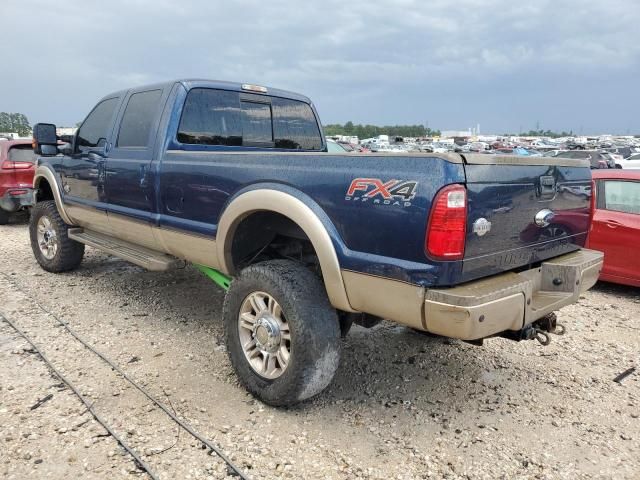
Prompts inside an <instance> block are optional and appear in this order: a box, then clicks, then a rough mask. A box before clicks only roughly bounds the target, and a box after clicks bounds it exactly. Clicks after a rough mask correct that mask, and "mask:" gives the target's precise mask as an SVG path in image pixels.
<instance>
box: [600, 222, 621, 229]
mask: <svg viewBox="0 0 640 480" xmlns="http://www.w3.org/2000/svg"><path fill="white" fill-rule="evenodd" d="M604 223H605V225H606V226H607V227H609V228H618V227H621V226H622V224H621V223H619V222H616V221H615V220H607V221H606V222H604Z"/></svg>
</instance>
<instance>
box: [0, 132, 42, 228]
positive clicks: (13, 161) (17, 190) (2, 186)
mask: <svg viewBox="0 0 640 480" xmlns="http://www.w3.org/2000/svg"><path fill="white" fill-rule="evenodd" d="M35 162H36V155H35V153H33V147H32V146H31V140H0V225H6V224H7V223H8V222H9V215H10V214H11V213H14V212H17V211H20V210H24V209H26V208H28V207H30V206H31V205H32V204H33V174H34V173H35Z"/></svg>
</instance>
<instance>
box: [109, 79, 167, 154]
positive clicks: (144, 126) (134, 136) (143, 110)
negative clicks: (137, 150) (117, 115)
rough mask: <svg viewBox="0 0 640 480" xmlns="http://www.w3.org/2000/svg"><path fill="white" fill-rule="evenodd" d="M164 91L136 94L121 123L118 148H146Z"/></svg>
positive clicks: (128, 104)
mask: <svg viewBox="0 0 640 480" xmlns="http://www.w3.org/2000/svg"><path fill="white" fill-rule="evenodd" d="M161 96H162V90H150V91H148V92H139V93H134V94H133V95H131V97H130V98H129V101H128V102H127V108H126V109H125V111H124V115H123V116H122V122H120V132H119V133H118V141H117V146H118V147H125V148H126V147H146V146H148V145H149V143H150V141H151V139H150V138H149V136H150V133H151V125H152V124H153V122H154V120H155V117H156V114H157V113H158V109H159V107H160V97H161Z"/></svg>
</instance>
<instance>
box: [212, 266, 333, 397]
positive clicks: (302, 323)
mask: <svg viewBox="0 0 640 480" xmlns="http://www.w3.org/2000/svg"><path fill="white" fill-rule="evenodd" d="M254 291H264V292H267V293H269V294H270V295H272V296H273V297H274V298H275V299H276V300H277V301H278V303H279V304H280V306H281V307H282V309H283V312H284V314H285V316H286V318H287V322H288V323H289V326H290V329H291V360H290V362H289V365H288V367H287V370H286V371H285V372H284V373H283V374H282V376H280V377H278V378H276V379H275V380H267V379H264V378H262V377H260V376H259V375H258V374H256V373H255V372H254V371H253V369H252V368H251V366H250V365H249V363H248V362H247V360H246V358H245V356H244V352H243V351H242V347H241V345H240V339H239V335H238V324H237V321H238V312H239V309H240V306H241V305H242V302H243V301H244V299H245V298H246V297H247V295H249V294H250V293H251V292H254ZM223 320H224V327H225V338H226V345H227V351H228V354H229V358H230V360H231V363H232V365H233V367H234V369H235V371H236V374H237V375H238V378H239V380H240V383H242V385H243V386H244V387H245V388H246V389H247V390H248V391H249V392H251V393H252V394H253V395H255V396H256V397H258V398H259V399H261V400H262V401H263V402H265V403H267V404H269V405H273V406H289V405H293V404H296V403H298V402H301V401H303V400H306V399H308V398H311V397H313V396H314V395H317V394H318V393H320V392H321V391H322V390H324V389H325V388H326V387H327V386H328V385H329V383H331V380H332V379H333V376H334V374H335V372H336V370H337V368H338V364H339V362H340V324H339V322H338V316H337V314H336V311H335V309H334V308H333V307H332V306H331V304H330V303H329V299H328V297H327V294H326V291H325V288H324V285H323V283H322V281H321V279H320V278H319V277H318V275H316V274H315V273H314V272H312V271H311V270H309V269H308V268H306V267H305V266H303V265H302V264H299V263H297V262H294V261H290V260H270V261H266V262H262V263H257V264H254V265H250V266H249V267H247V268H245V269H244V270H242V272H241V273H240V275H239V276H237V277H236V278H234V279H233V281H232V282H231V286H230V288H229V290H228V292H227V295H226V296H225V300H224V308H223Z"/></svg>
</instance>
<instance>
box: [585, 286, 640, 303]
mask: <svg viewBox="0 0 640 480" xmlns="http://www.w3.org/2000/svg"><path fill="white" fill-rule="evenodd" d="M592 290H593V291H595V292H600V293H603V294H605V295H615V296H617V297H626V298H630V299H636V300H640V287H631V286H629V285H620V284H618V283H610V282H603V281H599V282H598V283H596V284H595V286H593V287H592Z"/></svg>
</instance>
